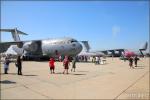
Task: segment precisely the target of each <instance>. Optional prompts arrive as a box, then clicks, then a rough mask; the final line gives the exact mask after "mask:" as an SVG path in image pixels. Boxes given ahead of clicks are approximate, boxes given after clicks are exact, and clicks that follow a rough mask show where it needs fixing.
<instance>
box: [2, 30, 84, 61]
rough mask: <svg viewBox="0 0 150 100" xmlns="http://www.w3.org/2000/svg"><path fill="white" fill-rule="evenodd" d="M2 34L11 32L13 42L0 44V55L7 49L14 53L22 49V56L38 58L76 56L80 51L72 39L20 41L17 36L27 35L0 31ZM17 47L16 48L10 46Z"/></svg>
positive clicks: (78, 45)
mask: <svg viewBox="0 0 150 100" xmlns="http://www.w3.org/2000/svg"><path fill="white" fill-rule="evenodd" d="M0 31H3V32H11V33H12V36H13V39H14V42H2V43H0V48H2V49H1V50H0V53H2V52H5V51H7V50H8V48H10V47H11V48H12V49H13V50H14V51H15V52H17V49H23V52H22V54H23V55H24V56H25V57H34V58H40V57H43V56H48V57H58V56H65V55H67V56H76V55H77V54H79V53H80V52H81V50H82V45H81V44H80V43H79V42H78V41H77V40H75V39H73V38H68V37H67V38H58V39H45V40H31V41H20V38H19V34H23V35H27V34H25V33H23V32H21V31H19V30H17V29H16V28H15V29H0ZM11 45H17V46H18V47H17V46H13V47H12V46H11Z"/></svg>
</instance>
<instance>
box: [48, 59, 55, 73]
mask: <svg viewBox="0 0 150 100" xmlns="http://www.w3.org/2000/svg"><path fill="white" fill-rule="evenodd" d="M54 63H55V60H54V58H50V60H49V67H50V71H51V74H52V73H53V74H54V73H55V72H54V70H55V65H54Z"/></svg>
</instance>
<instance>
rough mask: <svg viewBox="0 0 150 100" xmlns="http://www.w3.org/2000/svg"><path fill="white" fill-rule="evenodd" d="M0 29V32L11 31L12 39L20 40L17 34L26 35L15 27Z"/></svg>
mask: <svg viewBox="0 0 150 100" xmlns="http://www.w3.org/2000/svg"><path fill="white" fill-rule="evenodd" d="M0 31H1V32H11V34H12V37H13V39H14V41H20V37H19V34H22V35H28V34H26V33H24V32H21V31H19V30H17V28H15V29H0Z"/></svg>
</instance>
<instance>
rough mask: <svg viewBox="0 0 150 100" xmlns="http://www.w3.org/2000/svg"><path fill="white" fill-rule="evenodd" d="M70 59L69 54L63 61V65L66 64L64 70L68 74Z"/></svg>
mask: <svg viewBox="0 0 150 100" xmlns="http://www.w3.org/2000/svg"><path fill="white" fill-rule="evenodd" d="M69 64H70V63H69V59H68V57H67V56H65V59H64V61H63V66H64V71H63V74H65V71H66V73H67V74H68V69H69Z"/></svg>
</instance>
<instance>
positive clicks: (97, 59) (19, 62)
mask: <svg viewBox="0 0 150 100" xmlns="http://www.w3.org/2000/svg"><path fill="white" fill-rule="evenodd" d="M138 60H139V58H138V57H137V56H135V57H129V58H128V61H129V66H130V68H134V66H133V62H134V64H135V67H137V62H138ZM59 61H60V62H62V63H63V67H64V71H63V72H62V73H63V74H68V73H69V72H68V70H69V66H70V62H71V61H70V59H69V57H68V56H64V59H62V57H59ZM76 62H77V58H76V57H73V59H72V68H71V71H74V72H75V69H76ZM92 62H94V63H95V64H100V57H93V59H92ZM9 63H10V60H9V57H6V58H5V61H4V74H8V70H9ZM15 65H16V67H17V68H18V72H17V73H18V75H22V59H21V56H17V60H16V62H15ZM49 67H50V73H51V74H54V73H55V59H54V58H53V57H51V58H50V59H49Z"/></svg>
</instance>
